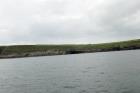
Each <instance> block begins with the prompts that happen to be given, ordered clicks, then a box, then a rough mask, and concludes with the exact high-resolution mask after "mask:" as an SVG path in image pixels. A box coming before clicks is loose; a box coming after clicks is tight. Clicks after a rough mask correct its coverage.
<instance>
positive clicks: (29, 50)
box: [0, 39, 140, 59]
mask: <svg viewBox="0 0 140 93" xmlns="http://www.w3.org/2000/svg"><path fill="white" fill-rule="evenodd" d="M136 49H140V39H136V40H129V41H122V42H112V43H102V44H87V45H84V44H83V45H82V44H79V45H74V44H73V45H72V44H71V45H13V46H0V59H7V58H23V57H37V56H53V55H68V54H80V53H95V52H109V51H122V50H136Z"/></svg>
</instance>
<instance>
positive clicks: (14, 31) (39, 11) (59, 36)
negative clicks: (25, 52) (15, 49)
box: [0, 0, 140, 44]
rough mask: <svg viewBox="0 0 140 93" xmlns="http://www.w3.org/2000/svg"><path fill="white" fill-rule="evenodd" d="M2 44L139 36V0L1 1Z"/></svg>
mask: <svg viewBox="0 0 140 93" xmlns="http://www.w3.org/2000/svg"><path fill="white" fill-rule="evenodd" d="M0 5H1V6H0V8H1V9H0V14H1V15H0V20H1V22H0V28H5V29H6V30H2V29H0V42H1V44H10V43H16V44H21V43H24V44H27V43H32V44H36V43H45V44H49V43H53V44H55V43H57V44H58V43H59V44H62V43H100V42H111V41H118V40H127V39H135V38H140V31H139V30H140V27H139V23H140V17H139V16H140V1H139V0H94V1H93V0H76V1H72V0H12V2H11V1H9V0H5V1H0Z"/></svg>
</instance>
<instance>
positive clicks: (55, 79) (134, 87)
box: [0, 50, 140, 93]
mask: <svg viewBox="0 0 140 93" xmlns="http://www.w3.org/2000/svg"><path fill="white" fill-rule="evenodd" d="M139 55H140V50H132V51H121V52H106V53H89V54H78V55H65V56H50V57H49V56H48V57H37V58H20V59H2V60H0V93H139V92H140V80H139V79H140V62H139V60H140V57H139Z"/></svg>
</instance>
